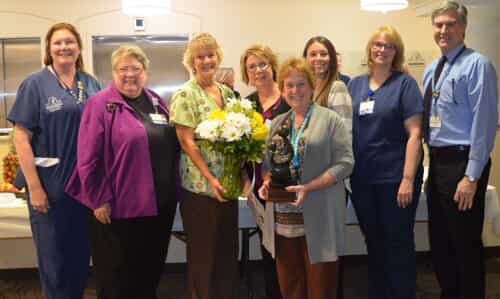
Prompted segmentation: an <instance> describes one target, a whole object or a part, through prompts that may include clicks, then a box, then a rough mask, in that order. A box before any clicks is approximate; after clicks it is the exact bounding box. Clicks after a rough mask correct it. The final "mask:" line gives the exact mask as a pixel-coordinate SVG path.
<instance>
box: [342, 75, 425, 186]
mask: <svg viewBox="0 0 500 299" xmlns="http://www.w3.org/2000/svg"><path fill="white" fill-rule="evenodd" d="M369 86H370V85H369V78H368V75H361V76H358V77H356V78H354V79H352V80H351V81H350V82H349V92H350V93H351V97H352V106H353V124H352V135H353V152H354V160H355V161H356V162H355V164H354V170H353V173H352V175H351V178H352V179H354V180H357V179H359V180H362V181H363V182H365V183H371V184H377V183H395V182H398V183H399V182H400V181H401V179H402V177H403V168H404V160H405V151H406V143H407V141H408V134H407V132H406V130H405V127H404V121H405V120H406V119H407V118H409V117H411V116H413V115H415V114H417V113H422V112H423V110H424V106H423V99H422V94H421V92H420V89H419V88H418V84H417V82H416V81H415V79H413V78H412V77H410V76H409V75H407V74H405V73H401V72H393V74H392V75H391V76H390V77H389V79H387V80H386V81H385V82H384V84H383V85H382V86H380V87H379V88H378V89H377V90H374V94H373V95H372V96H371V98H372V99H373V100H374V101H375V104H374V108H373V113H372V114H366V115H360V114H359V106H360V103H361V101H366V100H367V98H368V90H369ZM419 171H422V170H421V169H420V170H419Z"/></svg>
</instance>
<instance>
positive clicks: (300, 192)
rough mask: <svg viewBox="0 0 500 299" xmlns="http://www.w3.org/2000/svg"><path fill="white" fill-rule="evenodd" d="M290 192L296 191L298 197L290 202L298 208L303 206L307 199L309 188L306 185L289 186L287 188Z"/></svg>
mask: <svg viewBox="0 0 500 299" xmlns="http://www.w3.org/2000/svg"><path fill="white" fill-rule="evenodd" d="M285 190H286V191H288V192H295V196H296V199H295V201H293V202H291V203H290V204H291V205H292V206H294V207H296V208H298V207H300V206H302V204H303V203H304V200H305V199H306V194H307V190H306V187H305V186H304V185H295V186H288V187H286V188H285Z"/></svg>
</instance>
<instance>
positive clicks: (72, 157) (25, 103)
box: [8, 23, 100, 299]
mask: <svg viewBox="0 0 500 299" xmlns="http://www.w3.org/2000/svg"><path fill="white" fill-rule="evenodd" d="M45 45H46V47H45V58H44V64H45V66H46V67H44V68H43V69H42V70H40V71H38V72H36V73H33V74H31V75H30V76H29V77H28V78H26V79H25V80H24V82H23V83H22V84H21V86H20V87H19V89H18V92H17V97H16V101H15V103H14V106H13V107H12V110H11V111H10V113H9V116H8V119H9V121H10V122H12V124H13V125H14V145H15V147H16V150H17V153H18V155H19V162H20V164H21V169H22V174H21V175H22V177H23V179H24V180H23V181H25V183H26V187H27V196H28V203H29V204H28V208H29V214H30V223H31V230H32V232H33V240H34V241H35V245H36V250H37V256H38V268H39V273H40V280H41V284H42V289H43V292H44V297H45V298H46V299H80V298H82V296H83V290H84V288H85V282H86V279H87V269H88V265H89V242H88V237H87V227H86V215H87V214H86V213H87V211H86V209H85V207H84V206H83V205H81V204H80V203H78V202H77V201H75V200H73V199H72V198H70V197H69V196H68V195H66V194H65V193H64V187H65V185H66V182H67V181H68V179H69V177H70V175H71V173H72V171H73V168H74V167H75V164H76V142H77V135H78V127H79V124H80V116H81V113H82V108H83V104H84V102H85V101H86V99H87V98H88V97H89V96H91V95H93V94H94V93H96V92H97V91H98V90H99V89H100V87H99V83H98V82H97V81H96V80H95V78H93V77H92V76H90V75H89V74H88V73H87V72H85V69H84V66H83V59H82V55H81V49H82V41H81V38H80V34H79V33H78V32H77V30H76V29H75V27H74V26H73V25H71V24H67V23H58V24H55V25H54V26H52V27H51V28H50V29H49V31H48V32H47V35H46V37H45Z"/></svg>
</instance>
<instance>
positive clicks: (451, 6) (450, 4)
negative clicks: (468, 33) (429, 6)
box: [431, 1, 467, 25]
mask: <svg viewBox="0 0 500 299" xmlns="http://www.w3.org/2000/svg"><path fill="white" fill-rule="evenodd" d="M447 11H454V12H456V13H457V15H458V20H459V21H460V22H461V23H462V24H464V25H467V7H465V6H464V5H463V4H460V3H458V2H455V1H443V2H442V3H441V4H440V5H439V7H437V8H436V9H434V10H433V11H432V14H431V19H432V24H434V19H435V18H436V17H437V16H438V15H440V14H442V13H445V12H447Z"/></svg>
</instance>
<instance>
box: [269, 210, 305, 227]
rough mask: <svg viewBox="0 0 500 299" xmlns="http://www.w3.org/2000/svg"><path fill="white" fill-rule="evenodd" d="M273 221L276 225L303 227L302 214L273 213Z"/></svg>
mask: <svg viewBox="0 0 500 299" xmlns="http://www.w3.org/2000/svg"><path fill="white" fill-rule="evenodd" d="M274 219H275V221H276V223H279V224H287V225H303V224H304V217H303V216H302V213H280V212H275V213H274Z"/></svg>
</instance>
